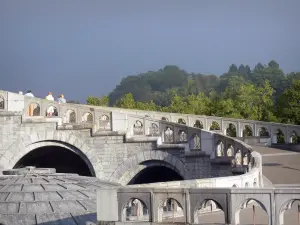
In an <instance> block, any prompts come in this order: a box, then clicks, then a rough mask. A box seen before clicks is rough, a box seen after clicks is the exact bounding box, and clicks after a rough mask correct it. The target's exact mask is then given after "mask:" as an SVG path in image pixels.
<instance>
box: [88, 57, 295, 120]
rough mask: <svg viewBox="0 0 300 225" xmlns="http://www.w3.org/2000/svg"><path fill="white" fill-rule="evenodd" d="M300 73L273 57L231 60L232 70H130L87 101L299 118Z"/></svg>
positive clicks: (236, 115) (248, 116)
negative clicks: (247, 61) (105, 91)
mask: <svg viewBox="0 0 300 225" xmlns="http://www.w3.org/2000/svg"><path fill="white" fill-rule="evenodd" d="M299 103H300V73H299V72H298V73H290V74H286V75H285V74H284V72H283V71H282V70H281V69H280V66H279V64H278V63H277V62H275V61H274V60H272V61H270V62H269V63H268V65H262V64H261V63H258V64H257V65H256V66H255V67H254V69H253V70H251V69H250V67H249V66H248V65H240V66H239V67H237V66H236V65H235V64H232V65H230V67H229V70H228V72H227V73H224V74H223V75H221V76H220V77H217V76H215V75H203V74H193V73H192V74H189V73H187V72H185V71H184V70H181V69H180V68H178V67H177V66H166V67H165V68H163V69H161V70H159V71H156V72H153V71H150V72H147V73H144V74H140V75H137V76H128V77H126V78H124V79H123V80H122V81H121V83H120V84H119V85H118V86H117V87H116V88H115V89H114V90H113V91H112V92H111V93H110V94H109V96H104V97H102V98H99V97H92V96H89V97H88V98H87V104H90V105H98V106H108V105H110V106H117V107H122V108H130V109H142V110H156V111H166V112H174V113H190V114H199V115H200V114H201V115H214V116H223V117H233V118H244V119H252V120H262V121H274V122H284V123H295V124H300V105H299Z"/></svg>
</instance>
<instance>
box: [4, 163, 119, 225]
mask: <svg viewBox="0 0 300 225" xmlns="http://www.w3.org/2000/svg"><path fill="white" fill-rule="evenodd" d="M55 172H56V171H55V169H52V168H43V169H37V168H34V167H26V168H22V169H13V170H6V171H3V172H2V173H3V174H4V175H1V176H0V224H1V223H2V224H5V225H29V224H44V225H51V224H60V225H65V224H66V225H73V224H74V225H81V224H82V225H89V224H91V225H92V224H96V220H97V219H96V189H99V188H101V187H112V186H118V185H119V184H116V183H111V182H107V181H101V180H99V179H97V178H95V177H84V176H79V175H77V174H62V173H55Z"/></svg>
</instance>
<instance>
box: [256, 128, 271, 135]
mask: <svg viewBox="0 0 300 225" xmlns="http://www.w3.org/2000/svg"><path fill="white" fill-rule="evenodd" d="M258 136H260V137H269V136H270V134H269V132H268V130H267V128H265V127H260V128H259V130H258Z"/></svg>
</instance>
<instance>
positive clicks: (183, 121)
mask: <svg viewBox="0 0 300 225" xmlns="http://www.w3.org/2000/svg"><path fill="white" fill-rule="evenodd" d="M177 123H179V124H183V125H186V122H185V120H184V119H182V118H179V119H178V121H177Z"/></svg>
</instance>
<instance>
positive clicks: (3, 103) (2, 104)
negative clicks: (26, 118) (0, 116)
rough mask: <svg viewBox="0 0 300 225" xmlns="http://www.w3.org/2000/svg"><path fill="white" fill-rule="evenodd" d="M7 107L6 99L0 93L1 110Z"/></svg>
mask: <svg viewBox="0 0 300 225" xmlns="http://www.w3.org/2000/svg"><path fill="white" fill-rule="evenodd" d="M1 109H5V101H4V98H3V97H2V96H1V95H0V110H1Z"/></svg>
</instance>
